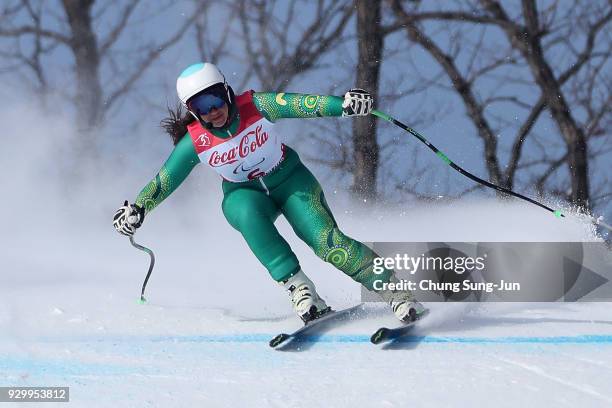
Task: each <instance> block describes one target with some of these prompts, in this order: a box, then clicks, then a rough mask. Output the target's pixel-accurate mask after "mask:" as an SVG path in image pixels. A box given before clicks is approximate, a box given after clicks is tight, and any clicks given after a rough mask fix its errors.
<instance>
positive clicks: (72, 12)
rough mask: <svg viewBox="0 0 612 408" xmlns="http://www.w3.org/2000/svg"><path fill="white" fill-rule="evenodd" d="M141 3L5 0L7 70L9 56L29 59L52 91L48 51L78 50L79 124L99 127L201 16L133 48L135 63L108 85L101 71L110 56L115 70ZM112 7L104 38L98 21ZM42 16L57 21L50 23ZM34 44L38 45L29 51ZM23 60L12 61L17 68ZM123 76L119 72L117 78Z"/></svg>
mask: <svg viewBox="0 0 612 408" xmlns="http://www.w3.org/2000/svg"><path fill="white" fill-rule="evenodd" d="M139 3H140V0H126V1H124V2H122V4H121V6H120V7H118V6H117V4H116V2H113V4H108V3H107V4H102V5H101V6H100V12H99V13H98V14H96V15H95V14H94V5H95V4H96V2H95V0H62V1H61V10H62V12H63V13H64V14H63V15H62V14H57V13H56V10H57V9H58V8H57V7H55V8H54V7H53V6H49V5H48V4H45V2H43V1H34V0H20V1H17V2H14V3H13V4H10V5H5V6H4V7H3V8H2V10H1V11H0V38H4V39H5V40H8V41H5V42H4V45H3V46H2V51H1V52H2V54H1V55H2V56H3V57H4V60H5V63H8V66H6V67H5V69H4V70H3V71H4V72H5V73H6V72H7V71H12V69H11V65H12V64H11V62H10V61H15V62H21V63H23V62H25V64H22V65H21V66H25V67H26V69H27V70H29V71H31V72H33V73H34V75H35V77H36V79H37V82H38V89H40V90H42V91H44V92H48V91H50V90H51V89H50V86H49V83H48V80H47V77H48V73H47V71H48V69H47V67H46V65H45V64H44V63H43V57H45V56H48V55H49V54H50V53H51V52H52V51H54V50H55V49H56V48H58V47H66V48H67V49H69V50H70V51H71V53H72V55H73V56H74V75H75V81H74V83H75V86H74V92H75V95H74V97H73V102H74V106H75V108H76V119H77V125H78V128H79V129H81V130H85V131H90V130H92V129H95V128H96V127H98V126H99V125H100V124H101V123H102V122H103V121H104V118H105V115H106V114H107V113H108V112H109V110H110V109H111V108H112V107H114V105H115V104H116V103H117V102H118V101H119V100H121V98H123V97H124V96H125V95H126V94H127V93H128V92H129V91H130V90H131V89H132V88H133V86H134V84H135V82H136V81H137V80H138V79H139V77H141V76H142V74H143V72H145V71H146V70H148V69H149V68H150V67H151V66H152V64H153V63H154V62H155V61H156V60H157V59H158V58H159V57H160V56H161V55H162V53H163V52H164V51H165V50H166V49H168V48H169V47H170V46H172V45H174V44H176V43H177V42H178V41H179V40H180V39H181V38H182V36H183V35H184V33H185V32H186V31H187V30H188V29H189V28H190V26H191V24H192V23H193V20H194V19H195V17H196V14H195V13H194V15H193V16H191V17H190V18H188V19H186V21H185V22H184V23H183V25H182V26H181V27H179V28H178V29H176V30H175V31H174V32H173V33H172V34H170V35H169V36H168V37H167V38H166V39H165V40H162V41H159V42H155V43H152V44H150V45H149V46H148V47H146V49H140V50H134V51H133V55H132V57H136V56H138V58H133V59H131V60H130V64H129V66H130V68H131V69H129V71H126V70H123V72H122V75H121V78H122V79H121V80H116V81H114V82H115V83H116V85H115V86H114V87H113V88H112V89H108V88H109V87H108V86H107V84H108V82H109V81H105V80H104V79H103V78H101V75H100V70H101V66H102V63H103V62H104V61H109V64H110V66H111V67H112V70H116V69H117V65H116V64H115V63H114V61H113V56H112V51H113V47H114V46H115V45H116V43H117V41H118V40H119V39H120V38H121V36H122V35H123V34H124V33H125V32H126V31H127V30H126V28H127V27H128V26H129V24H130V21H131V17H132V15H133V14H134V11H135V10H136V8H137V6H138V5H139ZM110 6H117V7H110ZM109 8H110V9H113V10H116V12H115V13H116V14H114V15H113V17H112V18H110V20H111V22H110V24H111V25H110V27H109V28H108V31H107V35H106V36H105V37H104V38H100V37H99V35H98V34H97V32H96V30H95V28H94V26H95V24H94V23H95V22H96V21H97V20H98V19H101V18H102V17H103V16H104V15H105V14H106V12H107V11H108V9H109ZM43 17H47V18H46V19H44V18H43ZM107 18H108V16H107ZM43 20H53V21H52V23H49V24H48V25H49V27H46V26H45V24H44V21H43ZM105 23H108V21H105ZM10 40H12V42H11V41H10ZM28 40H31V42H32V45H28V46H26V47H23V46H22V44H23V42H24V41H28ZM29 49H32V50H33V51H28V50H29ZM12 50H15V51H12ZM21 66H19V65H16V64H15V65H13V67H14V68H17V69H19V68H20V67H21ZM118 77H119V76H115V77H114V79H117V78H118ZM103 85H104V86H103ZM59 91H60V92H61V91H62V90H59Z"/></svg>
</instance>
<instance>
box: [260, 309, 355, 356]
mask: <svg viewBox="0 0 612 408" xmlns="http://www.w3.org/2000/svg"><path fill="white" fill-rule="evenodd" d="M362 306H363V303H360V304H358V305H356V306H352V307H349V308H346V309H341V310H330V311H329V312H327V313H325V314H324V315H322V316H321V317H318V318H317V319H314V320H311V321H309V322H308V323H306V324H305V325H304V326H302V327H300V328H299V329H297V330H296V331H294V332H293V333H280V334H278V335H276V336H275V337H274V338H273V339H272V340H270V347H272V348H277V347H278V346H280V345H281V344H285V343H287V341H288V340H296V339H299V338H301V337H303V336H305V335H307V334H309V333H311V332H312V331H313V330H314V329H315V328H316V327H319V328H321V323H323V322H331V321H334V320H342V319H344V318H347V317H349V316H350V315H351V313H353V312H355V311H356V310H357V309H360V308H361V307H362Z"/></svg>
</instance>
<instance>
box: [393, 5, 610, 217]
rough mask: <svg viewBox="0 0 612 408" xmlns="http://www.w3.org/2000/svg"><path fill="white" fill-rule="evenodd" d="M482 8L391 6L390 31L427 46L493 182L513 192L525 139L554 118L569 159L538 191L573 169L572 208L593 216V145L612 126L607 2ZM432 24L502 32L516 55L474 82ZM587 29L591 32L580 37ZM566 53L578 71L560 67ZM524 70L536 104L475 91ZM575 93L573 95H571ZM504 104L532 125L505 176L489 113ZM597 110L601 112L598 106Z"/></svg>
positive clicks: (554, 163) (493, 61)
mask: <svg viewBox="0 0 612 408" xmlns="http://www.w3.org/2000/svg"><path fill="white" fill-rule="evenodd" d="M480 3H481V6H477V5H476V4H474V2H468V3H459V4H458V5H459V8H460V9H459V10H453V11H448V10H444V9H440V10H435V9H434V10H427V11H419V6H418V5H416V6H415V5H414V4H411V5H410V6H409V9H407V8H405V6H404V5H403V4H402V2H401V1H400V0H391V1H390V4H391V7H392V9H393V11H394V13H395V15H396V16H397V22H396V24H395V25H394V26H393V27H390V30H391V31H393V30H395V29H400V28H401V29H404V30H405V31H406V33H407V35H408V36H409V38H410V40H411V41H413V42H415V43H418V44H420V45H421V46H422V47H423V48H424V49H425V50H426V51H427V52H428V53H430V55H432V57H433V58H434V59H435V60H436V61H437V62H438V63H439V64H440V65H441V66H442V67H443V68H444V70H445V72H446V73H447V75H448V77H449V78H450V80H451V82H452V84H453V87H454V90H455V91H456V92H457V93H458V94H459V96H460V97H461V98H462V100H463V102H464V105H465V106H466V110H467V112H468V116H469V117H470V119H471V120H472V122H473V123H474V125H475V126H476V128H477V130H478V134H479V136H480V137H481V138H482V140H483V142H484V145H485V159H486V165H487V169H488V170H489V175H490V178H491V180H492V181H494V182H500V183H501V184H504V185H506V186H508V187H512V185H513V183H514V180H515V173H516V170H517V168H519V161H520V159H521V152H522V146H523V144H524V142H525V139H526V137H527V136H528V135H529V134H530V133H531V132H532V130H533V127H534V125H535V123H536V122H537V121H538V119H539V118H540V116H541V113H542V112H543V111H544V110H548V111H549V112H550V113H551V116H552V119H553V120H554V122H555V123H556V124H557V126H558V128H559V131H560V134H561V135H562V136H563V140H564V142H565V145H566V150H567V152H566V154H564V155H562V156H561V157H558V158H556V159H554V160H550V161H548V168H547V169H546V170H545V171H544V172H543V173H542V174H541V176H540V178H539V180H538V183H537V184H538V186H539V187H540V188H541V187H542V186H543V184H544V182H545V181H546V180H547V179H548V178H549V177H550V175H551V174H554V173H555V171H556V170H557V169H558V168H559V167H560V166H561V165H562V164H563V163H567V165H568V168H569V170H570V179H571V200H572V201H573V202H574V203H575V204H576V205H578V206H580V207H581V208H583V209H588V208H589V205H590V203H589V172H588V162H589V153H588V143H587V142H588V139H589V137H595V136H596V135H602V134H603V133H605V132H602V126H601V124H602V123H603V122H605V121H606V117H608V119H607V120H608V121H609V110H608V109H607V106H608V104H609V101H610V87H609V84H605V83H602V81H605V76H602V74H601V70H602V68H603V67H604V66H606V63H607V61H608V59H609V56H610V53H611V51H610V43H609V41H608V42H607V47H606V46H605V45H604V46H603V47H599V49H598V50H596V37H597V36H598V34H599V33H600V32H601V31H602V29H603V28H604V27H605V26H606V25H607V24H608V23H609V21H610V19H611V17H612V7H611V6H610V5H609V4H602V3H601V2H587V3H588V4H586V5H584V6H583V7H582V8H580V9H578V10H576V9H575V8H574V7H568V9H567V10H565V12H564V9H563V7H562V5H561V4H560V3H559V2H553V3H551V4H550V5H548V6H547V7H545V8H544V9H543V10H541V11H538V10H537V7H536V3H535V2H534V1H530V0H523V1H522V10H521V11H522V15H521V16H519V17H512V18H511V17H510V16H509V15H508V14H507V12H506V11H505V10H504V8H503V7H502V5H501V4H500V3H499V2H497V1H492V0H482V1H481V2H480ZM427 21H430V22H431V21H433V22H446V23H447V24H449V23H448V22H451V23H453V22H454V23H455V24H456V25H459V26H461V25H473V24H478V25H487V26H493V27H497V28H499V29H500V30H501V31H502V32H503V33H504V34H505V36H506V38H507V39H508V44H509V47H510V48H509V49H508V50H507V51H506V52H505V55H501V56H497V57H495V58H490V56H489V58H487V59H486V61H487V63H486V65H484V66H482V67H481V68H479V69H478V70H477V71H476V74H475V75H468V74H467V73H466V72H461V70H460V69H459V68H458V66H457V63H456V61H457V55H453V54H451V53H449V52H445V51H444V50H443V48H442V47H441V46H440V45H438V44H437V43H436V41H435V40H434V39H433V38H432V36H431V35H428V34H427V33H426V31H425V29H424V26H423V24H424V23H425V22H427ZM580 29H582V30H583V31H582V32H581V33H580V32H577V31H579V30H580ZM576 34H578V35H579V34H582V37H584V38H585V40H584V41H585V43H584V45H583V46H582V49H577V48H576V43H575V40H574V39H575V38H576V37H577V35H576ZM446 40H447V42H450V43H451V45H454V44H457V43H460V42H461V41H457V39H456V38H452V37H446ZM561 45H565V47H566V50H570V52H569V53H570V54H571V55H573V61H572V63H571V64H570V65H569V66H567V65H566V66H565V68H563V69H559V68H558V67H559V66H563V65H565V64H559V63H558V62H556V60H555V58H559V53H560V51H559V50H558V49H556V47H557V48H558V47H560V46H561ZM479 48H482V49H484V47H482V44H480V46H479V47H476V52H475V53H474V55H475V56H476V55H478V57H479V59H482V56H483V53H482V49H479ZM547 52H548V55H547ZM472 60H473V58H472ZM521 62H524V63H525V65H526V67H527V68H528V69H529V71H530V72H531V75H532V78H533V86H532V85H531V84H530V83H529V81H525V83H523V85H527V86H531V88H534V87H535V88H536V89H538V90H539V94H540V96H539V97H538V98H537V99H536V100H535V101H533V102H525V101H524V100H522V99H521V97H520V96H516V95H511V96H509V95H495V96H490V97H488V98H479V97H478V94H477V92H476V91H475V89H474V88H475V86H476V85H475V80H476V79H477V78H479V77H481V76H482V75H489V74H491V73H493V72H494V71H496V70H499V69H500V68H502V67H504V66H508V65H514V66H516V67H518V69H521V68H522V67H521V66H520V63H521ZM471 66H472V64H470V67H471ZM470 67H468V69H470ZM589 67H590V68H589ZM593 67H599V69H593ZM585 70H590V71H592V72H591V74H590V75H586V76H584V77H582V78H581V83H580V84H578V79H579V75H577V74H579V73H580V72H584V71H585ZM555 71H556V72H555ZM520 76H521V74H517V73H515V74H514V79H517V78H520ZM602 78H604V79H602ZM505 79H506V80H510V79H511V75H508V74H506V76H505ZM572 81H573V82H572ZM572 83H573V85H572ZM596 83H597V84H598V85H596ZM564 85H568V86H571V87H572V89H574V92H572V91H571V90H570V91H568V90H567V89H565V88H564ZM583 85H586V86H583ZM602 88H603V89H604V90H603V94H604V96H603V97H602V98H599V100H598V101H597V102H595V100H596V99H597V98H593V97H592V96H593V95H592V93H593V90H594V89H598V90H602ZM584 89H589V90H590V94H588V95H585V94H584V92H582V95H583V97H582V102H580V98H579V94H580V92H579V91H578V90H584ZM572 93H573V95H568V94H572ZM568 98H570V99H568ZM497 102H505V103H512V104H514V105H515V106H520V107H522V108H524V109H527V110H528V114H527V115H526V118H525V120H524V121H523V123H522V125H521V126H519V127H518V130H517V133H516V136H515V140H514V143H513V144H512V149H511V152H510V159H509V163H508V166H507V167H506V170H505V171H502V169H501V168H500V164H499V160H498V152H497V145H496V143H497V142H496V135H497V134H498V132H497V131H496V129H495V128H493V126H492V125H491V122H490V120H489V119H488V118H487V112H486V108H487V105H489V104H491V103H497ZM581 103H582V106H583V107H584V110H585V115H583V116H584V117H585V119H584V120H583V121H582V122H580V121H579V120H578V119H577V116H578V115H579V113H578V112H577V111H578V107H579V106H580V104H581ZM594 104H595V105H597V106H593V105H594ZM606 113H607V114H608V115H606ZM507 122H508V121H506V123H507Z"/></svg>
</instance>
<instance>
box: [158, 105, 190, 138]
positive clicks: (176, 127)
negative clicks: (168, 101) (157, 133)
mask: <svg viewBox="0 0 612 408" xmlns="http://www.w3.org/2000/svg"><path fill="white" fill-rule="evenodd" d="M195 120H196V119H195V118H194V117H193V115H191V114H190V113H189V112H185V113H183V105H181V104H178V105H177V106H176V108H175V109H172V108H171V107H169V106H168V117H167V118H164V119H162V121H161V123H160V124H161V127H162V128H163V129H164V130H165V131H166V132H167V133H168V134H169V135H170V136H171V137H172V143H174V145H175V146H176V145H177V144H178V142H179V141H180V140H181V139H182V138H183V136H185V134H186V133H187V125H189V124H190V123H191V122H193V121H195Z"/></svg>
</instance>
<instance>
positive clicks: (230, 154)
mask: <svg viewBox="0 0 612 408" xmlns="http://www.w3.org/2000/svg"><path fill="white" fill-rule="evenodd" d="M252 136H255V137H254V138H253V137H252ZM268 139H269V136H268V132H263V131H262V125H259V126H257V127H256V128H255V130H251V131H250V132H248V133H247V134H245V135H244V136H242V139H240V143H239V144H238V146H234V147H232V148H231V149H229V150H227V151H225V152H219V151H218V150H215V151H213V152H212V154H211V155H210V158H209V159H208V164H209V165H211V166H212V167H221V166H225V165H226V164H232V163H235V162H236V161H238V158H245V157H247V156H248V155H249V154H251V153H254V152H255V151H256V150H257V149H259V148H260V147H262V146H263V145H264V144H265V143H266V142H267V141H268ZM222 145H223V144H222ZM222 145H221V146H222Z"/></svg>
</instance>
